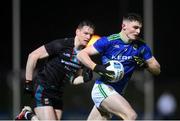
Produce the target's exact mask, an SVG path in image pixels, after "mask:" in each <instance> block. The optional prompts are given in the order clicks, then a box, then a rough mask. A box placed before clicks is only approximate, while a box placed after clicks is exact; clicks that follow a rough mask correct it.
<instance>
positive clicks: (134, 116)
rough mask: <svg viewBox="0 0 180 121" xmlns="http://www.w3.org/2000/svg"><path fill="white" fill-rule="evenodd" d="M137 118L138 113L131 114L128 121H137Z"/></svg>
mask: <svg viewBox="0 0 180 121" xmlns="http://www.w3.org/2000/svg"><path fill="white" fill-rule="evenodd" d="M136 118H137V113H136V112H134V111H133V112H130V113H129V114H128V120H135V119H136Z"/></svg>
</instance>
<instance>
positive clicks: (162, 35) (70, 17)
mask: <svg viewBox="0 0 180 121" xmlns="http://www.w3.org/2000/svg"><path fill="white" fill-rule="evenodd" d="M153 5H154V9H153V14H154V19H153V20H154V25H153V27H154V30H153V34H154V55H155V57H156V58H157V60H158V61H159V63H160V64H161V70H162V73H161V75H160V76H158V77H155V82H154V84H155V90H154V92H155V93H154V94H155V103H156V101H157V98H158V97H159V96H160V94H161V93H162V92H164V91H170V92H171V93H172V94H174V95H175V97H176V99H177V104H178V105H177V111H176V112H175V115H174V119H180V117H179V116H180V111H179V101H180V96H179V93H178V92H179V91H180V89H179V85H180V82H179V81H180V76H179V67H180V64H179V62H180V60H179V51H178V49H179V47H180V45H179V44H180V41H179V36H178V35H179V13H178V4H177V3H176V2H174V1H163V0H154V4H153ZM127 12H137V13H139V14H141V15H142V16H143V1H142V0H131V1H130V0H113V1H108V0H107V1H100V0H99V1H98V0H88V1H72V0H71V1H68V0H51V1H50V0H47V1H42V0H22V1H21V19H20V20H21V48H20V50H21V53H20V54H21V69H22V78H23V76H24V75H23V71H24V69H25V64H26V59H27V56H28V54H29V53H30V52H31V51H33V50H34V49H36V48H37V47H39V46H40V45H42V44H45V43H47V42H49V41H51V40H54V39H56V38H62V37H72V36H74V35H75V33H74V32H75V29H76V25H77V24H78V23H79V22H80V21H81V20H83V19H89V20H91V21H93V23H94V24H95V25H96V33H97V34H98V35H100V36H103V35H109V34H112V33H117V32H119V31H120V23H121V17H122V15H123V14H124V13H127ZM0 13H1V19H0V26H1V29H0V30H1V44H0V52H1V60H0V94H1V99H0V119H11V118H12V117H11V115H12V110H11V106H12V101H11V100H12V89H11V82H10V81H9V80H8V79H9V76H10V75H11V71H12V1H11V0H6V1H1V7H0ZM21 81H23V80H21ZM135 83H136V82H132V83H131V84H130V85H129V87H128V90H127V92H128V94H127V98H128V100H130V102H131V97H132V95H135V96H134V97H135V98H137V99H136V100H137V102H133V103H135V104H136V103H137V104H138V103H139V102H142V100H143V99H140V98H138V96H139V95H141V93H142V92H138V94H137V95H136V94H134V93H133V92H132V90H133V89H135V86H133V85H135ZM91 85H92V84H91V83H90V84H85V86H82V85H80V86H77V87H74V86H68V87H67V89H66V93H67V94H66V96H65V100H66V102H67V103H66V104H65V106H66V108H65V112H67V113H65V114H64V115H65V117H66V115H69V114H70V115H71V116H72V113H71V112H73V110H72V109H78V110H79V111H80V112H81V114H82V117H83V118H82V119H85V118H86V116H87V114H88V113H89V111H90V109H91V107H92V104H93V103H92V101H91V98H90V90H91ZM75 88H77V89H75ZM68 90H74V91H73V93H72V92H70V91H68ZM82 90H83V93H81V91H82ZM86 91H87V92H86ZM74 93H78V94H74ZM86 93H87V94H86ZM22 95H23V94H22ZM74 95H76V96H74ZM78 95H79V96H78ZM142 95H143V94H142ZM82 96H85V97H83V99H84V101H83V100H82V99H81V98H82ZM21 100H22V106H23V105H24V104H25V103H27V102H28V101H27V99H24V96H22V99H21ZM24 100H25V101H24ZM79 100H81V101H82V102H81V104H80V103H79ZM26 101H27V102H26ZM135 104H134V105H135ZM69 105H70V106H69ZM132 105H133V104H132ZM138 106H139V109H140V110H141V109H142V108H143V106H142V105H138ZM79 107H81V108H79ZM82 112H84V113H85V114H83V113H82ZM155 112H156V111H155ZM73 113H75V112H73ZM142 115H143V114H142Z"/></svg>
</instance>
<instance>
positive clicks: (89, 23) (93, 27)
mask: <svg viewBox="0 0 180 121" xmlns="http://www.w3.org/2000/svg"><path fill="white" fill-rule="evenodd" d="M84 26H89V27H91V28H92V29H94V30H95V26H94V24H93V23H92V22H91V21H90V20H83V21H81V22H80V23H79V25H78V28H79V29H81V28H83V27H84Z"/></svg>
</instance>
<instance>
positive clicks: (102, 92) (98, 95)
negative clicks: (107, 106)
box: [91, 82, 117, 108]
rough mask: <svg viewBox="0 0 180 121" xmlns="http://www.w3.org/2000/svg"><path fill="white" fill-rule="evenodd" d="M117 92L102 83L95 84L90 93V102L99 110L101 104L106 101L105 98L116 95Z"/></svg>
mask: <svg viewBox="0 0 180 121" xmlns="http://www.w3.org/2000/svg"><path fill="white" fill-rule="evenodd" d="M116 93H117V92H116V91H115V90H114V88H113V87H112V86H110V85H108V84H104V83H103V82H99V83H95V84H94V86H93V89H92V92H91V97H92V100H93V101H94V104H95V105H96V107H98V108H99V106H100V104H101V102H102V101H103V100H104V99H106V97H108V96H110V95H113V94H116Z"/></svg>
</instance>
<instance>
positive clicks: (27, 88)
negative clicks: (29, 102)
mask: <svg viewBox="0 0 180 121" xmlns="http://www.w3.org/2000/svg"><path fill="white" fill-rule="evenodd" d="M24 91H25V92H26V93H27V94H29V95H31V96H33V94H34V85H33V81H31V80H26V81H25V84H24Z"/></svg>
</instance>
